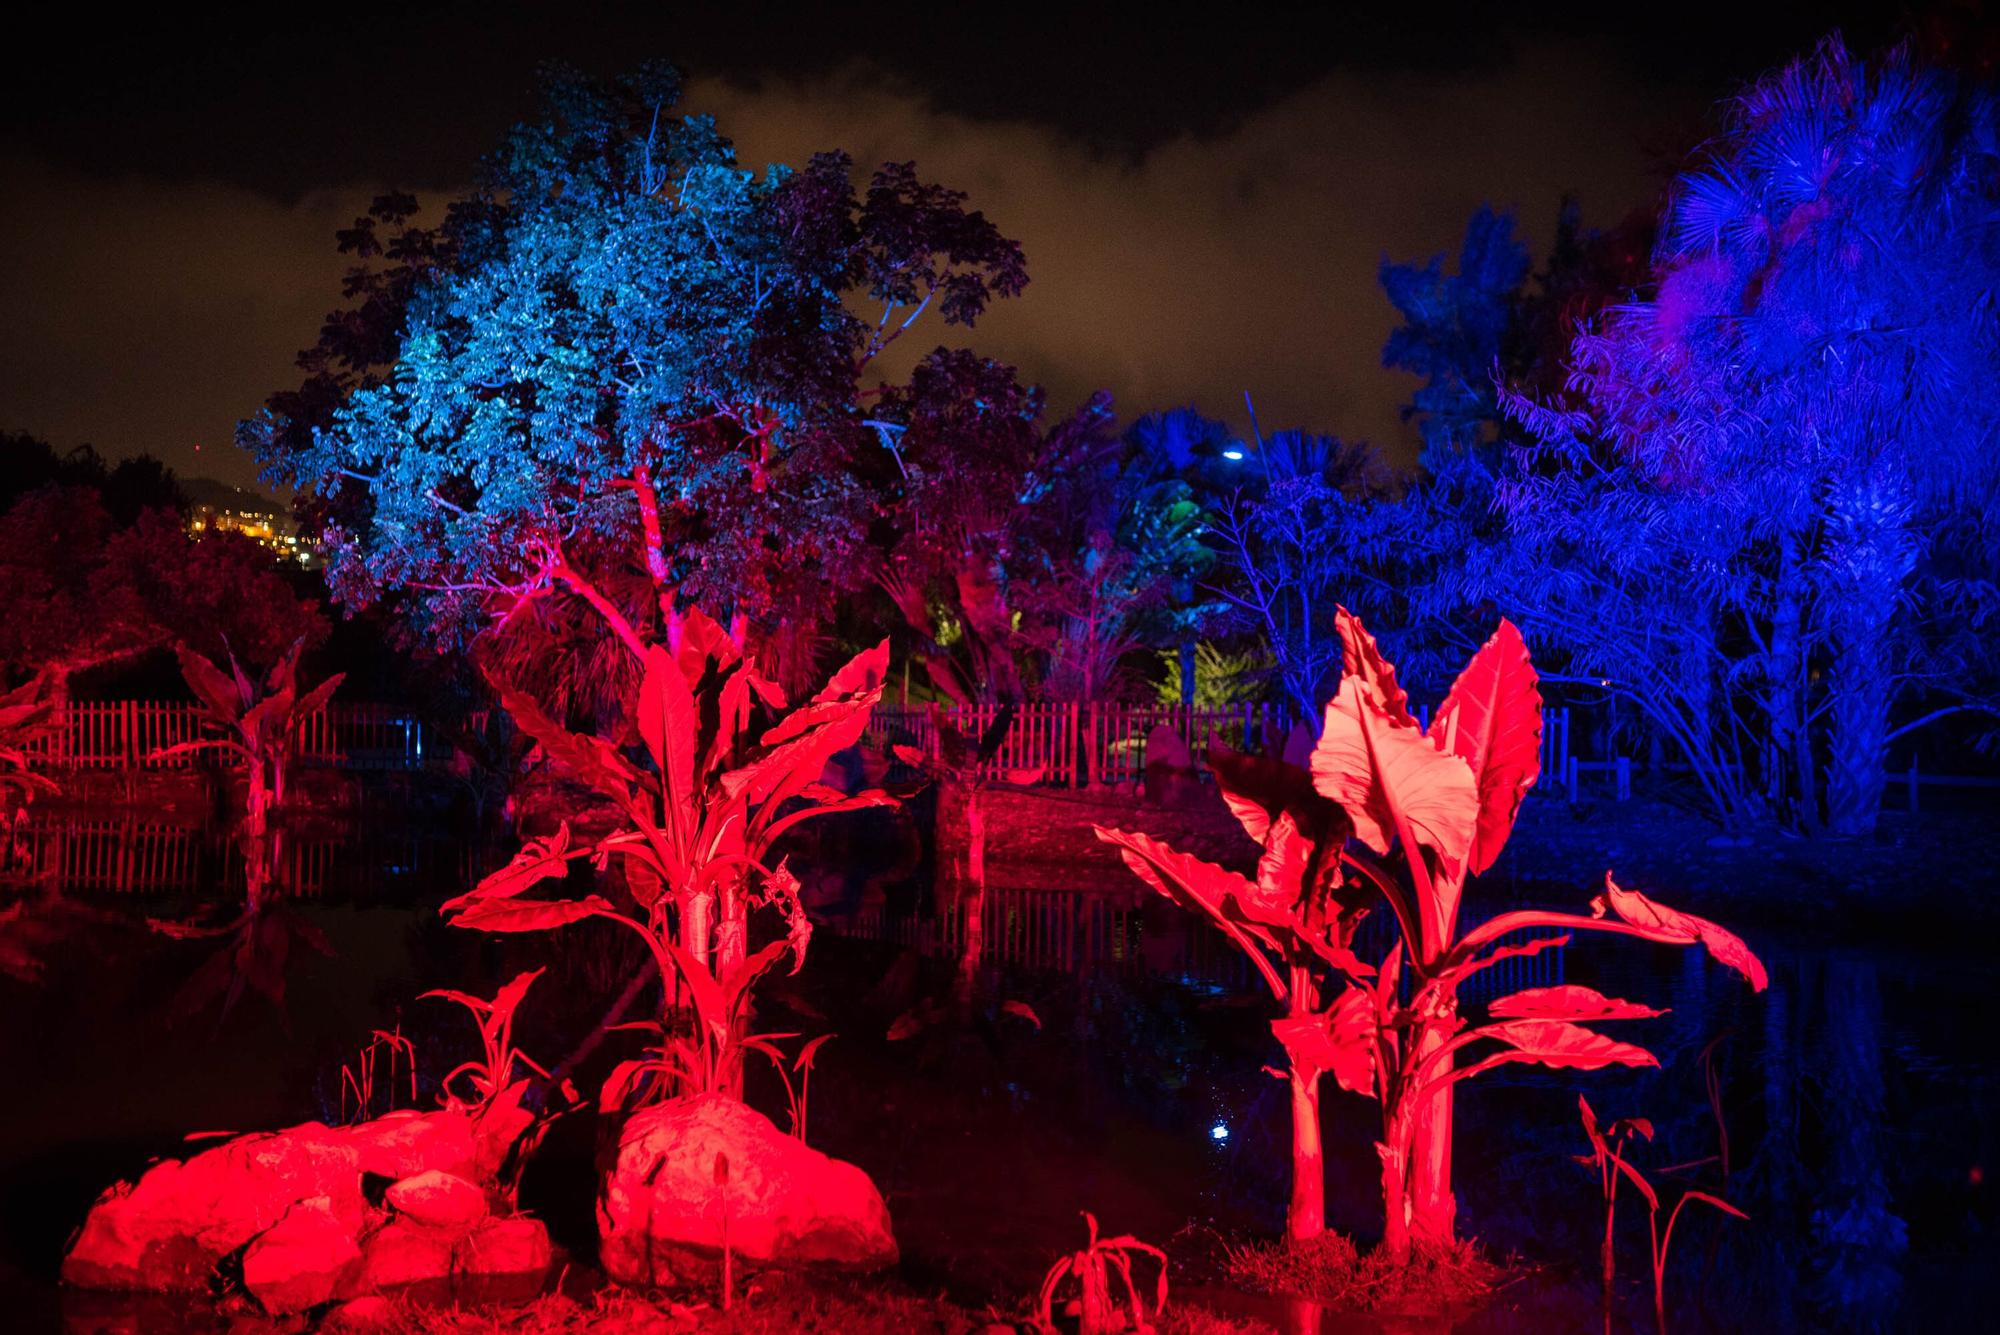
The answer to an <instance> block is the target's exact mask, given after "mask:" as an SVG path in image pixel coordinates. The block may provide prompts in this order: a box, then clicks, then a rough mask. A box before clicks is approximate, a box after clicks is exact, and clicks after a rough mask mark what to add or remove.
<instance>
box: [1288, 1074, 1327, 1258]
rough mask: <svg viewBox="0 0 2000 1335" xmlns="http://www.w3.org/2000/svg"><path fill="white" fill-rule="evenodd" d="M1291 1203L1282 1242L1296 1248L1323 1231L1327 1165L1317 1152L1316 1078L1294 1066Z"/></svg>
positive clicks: (1292, 1075) (1292, 1082)
mask: <svg viewBox="0 0 2000 1335" xmlns="http://www.w3.org/2000/svg"><path fill="white" fill-rule="evenodd" d="M1289 1078H1290V1081H1291V1086H1292V1202H1291V1206H1290V1208H1289V1209H1287V1210H1286V1211H1285V1241H1286V1242H1288V1243H1290V1244H1292V1245H1293V1246H1297V1245H1298V1244H1299V1243H1302V1242H1310V1241H1312V1240H1313V1239H1314V1238H1316V1237H1318V1236H1319V1235H1320V1234H1322V1233H1324V1232H1326V1165H1325V1162H1324V1161H1323V1159H1322V1157H1321V1153H1320V1134H1319V1078H1320V1073H1319V1071H1318V1070H1316V1069H1314V1068H1312V1067H1300V1066H1299V1065H1297V1064H1296V1063H1294V1064H1293V1066H1292V1070H1291V1074H1290V1077H1289Z"/></svg>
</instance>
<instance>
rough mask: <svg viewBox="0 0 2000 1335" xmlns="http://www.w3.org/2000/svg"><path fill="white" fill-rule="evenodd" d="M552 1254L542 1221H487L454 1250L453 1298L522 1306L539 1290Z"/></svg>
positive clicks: (523, 1219)
mask: <svg viewBox="0 0 2000 1335" xmlns="http://www.w3.org/2000/svg"><path fill="white" fill-rule="evenodd" d="M553 1255H554V1252H553V1249H551V1248H550V1246H549V1231H548V1229H546V1228H544V1227H543V1226H542V1221H541V1220H539V1219H529V1218H527V1217H525V1216H520V1215H517V1216H515V1217H514V1218H512V1219H499V1218H494V1217H490V1216H489V1217H488V1218H486V1219H485V1220H482V1221H481V1222H480V1224H479V1227H477V1228H475V1229H473V1230H472V1231H471V1232H470V1233H467V1234H466V1235H465V1236H464V1237H462V1238H460V1239H459V1240H458V1242H457V1244H456V1245H455V1246H454V1247H453V1248H452V1253H451V1260H452V1294H453V1296H454V1297H455V1298H457V1299H458V1300H459V1301H460V1302H473V1303H518V1302H526V1301H528V1300H529V1299H530V1298H533V1297H534V1296H535V1295H536V1294H538V1293H540V1292H541V1291H542V1281H543V1279H545V1278H546V1277H547V1276H548V1273H549V1261H550V1259H551V1257H552V1256H553Z"/></svg>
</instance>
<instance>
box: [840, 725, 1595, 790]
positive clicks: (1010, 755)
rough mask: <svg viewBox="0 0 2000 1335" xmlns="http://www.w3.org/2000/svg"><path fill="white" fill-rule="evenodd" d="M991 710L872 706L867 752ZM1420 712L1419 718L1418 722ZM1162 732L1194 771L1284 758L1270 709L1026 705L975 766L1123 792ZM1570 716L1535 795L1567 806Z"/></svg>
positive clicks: (926, 739)
mask: <svg viewBox="0 0 2000 1335" xmlns="http://www.w3.org/2000/svg"><path fill="white" fill-rule="evenodd" d="M1000 708H1001V707H1000V706H998V705H971V706H967V705H950V706H945V705H940V706H937V707H935V708H933V707H931V706H928V705H878V706H876V708H875V712H874V714H873V716H872V717H871V718H870V719H869V721H868V731H867V734H866V737H867V740H868V741H869V743H870V744H872V745H874V746H877V747H883V748H886V747H888V746H891V745H902V746H909V747H914V748H915V749H917V750H919V751H921V752H923V753H924V754H925V755H927V756H931V757H933V758H935V757H936V756H937V755H938V754H939V742H938V728H937V725H938V723H939V722H940V721H942V722H943V723H944V724H946V725H947V726H949V727H951V728H952V729H954V730H956V731H957V732H959V733H962V734H964V735H965V736H967V737H971V738H977V737H979V736H981V735H982V734H983V733H985V731H986V730H987V729H988V728H989V727H991V726H992V724H993V722H994V721H995V719H996V718H997V717H998V715H999V711H1000ZM1427 714H1428V711H1427V710H1426V711H1419V720H1420V721H1427ZM1160 727H1165V728H1168V729H1169V730H1171V731H1172V732H1173V733H1174V735H1175V736H1177V737H1178V738H1180V740H1181V743H1182V744H1183V745H1184V746H1186V747H1187V749H1188V751H1189V753H1190V754H1191V755H1193V756H1194V758H1195V762H1196V764H1197V765H1199V764H1200V761H1201V754H1202V752H1203V750H1204V749H1205V748H1207V747H1209V746H1212V745H1221V746H1226V747H1228V748H1229V749H1230V750H1232V751H1249V752H1260V753H1261V752H1270V751H1280V750H1282V749H1283V747H1284V744H1285V739H1286V737H1287V735H1288V734H1289V733H1290V732H1291V728H1292V720H1291V718H1290V717H1289V715H1287V714H1286V713H1285V712H1284V711H1282V710H1280V709H1277V708H1275V707H1273V706H1271V705H1240V706H1237V707H1234V708H1230V709H1189V708H1183V707H1181V706H1178V705H1125V704H1117V703H1110V702H1106V703H1094V704H1078V703H1074V702H1071V703H1034V704H1024V705H1016V706H1015V707H1014V718H1013V721H1012V723H1011V724H1010V725H1009V726H1008V729H1007V734H1006V736H1005V737H1004V738H1003V739H1002V740H1001V742H1000V745H999V748H998V749H997V750H996V751H995V752H994V755H993V757H992V758H991V759H990V760H989V761H987V762H986V764H984V765H983V766H981V769H980V773H981V775H982V777H984V778H989V779H1004V778H1007V777H1009V776H1010V775H1016V776H1023V775H1027V774H1033V775H1035V776H1036V781H1037V782H1041V783H1048V784H1054V785H1057V786H1059V787H1064V788H1081V787H1086V786H1088V785H1089V784H1091V783H1107V784H1115V783H1126V782H1130V781H1132V780H1136V779H1138V778H1139V777H1141V776H1142V775H1143V774H1144V773H1145V768H1146V742H1147V739H1148V738H1149V737H1150V736H1151V735H1152V733H1153V731H1154V729H1156V728H1160ZM1569 736H1570V734H1569V710H1568V708H1567V707H1558V708H1555V709H1550V710H1547V711H1545V712H1544V714H1543V716H1542V775H1543V778H1542V786H1543V788H1544V790H1545V791H1546V790H1550V789H1553V788H1555V787H1557V786H1561V787H1562V788H1564V789H1565V790H1566V791H1567V792H1568V794H1569V796H1570V797H1572V798H1574V797H1575V796H1576V781H1577V770H1576V766H1575V761H1574V759H1573V758H1572V757H1571V755H1570V753H1569Z"/></svg>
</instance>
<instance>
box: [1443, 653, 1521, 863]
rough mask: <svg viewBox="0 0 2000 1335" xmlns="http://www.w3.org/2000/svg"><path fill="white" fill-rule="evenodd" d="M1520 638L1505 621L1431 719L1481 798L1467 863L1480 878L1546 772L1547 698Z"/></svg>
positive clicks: (1505, 841) (1495, 856)
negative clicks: (1543, 770)
mask: <svg viewBox="0 0 2000 1335" xmlns="http://www.w3.org/2000/svg"><path fill="white" fill-rule="evenodd" d="M1539 680H1540V679H1539V678H1538V677H1537V676H1536V675H1535V669H1534V665H1533V664H1532V663H1530V662H1529V660H1528V646H1527V645H1526V644H1525V643H1523V642H1522V640H1521V632H1520V631H1519V630H1517V629H1515V627H1514V623H1513V622H1511V621H1508V620H1505V619H1504V618H1503V619H1502V620H1501V622H1500V626H1499V629H1497V630H1495V631H1494V632H1493V635H1492V637H1491V638H1490V639H1488V640H1487V641H1486V643H1485V644H1484V645H1482V646H1480V649H1479V652H1478V653H1476V654H1474V655H1473V656H1472V661H1471V662H1470V663H1467V664H1466V666H1465V671H1463V672H1461V673H1459V674H1458V680H1457V681H1455V682H1453V683H1452V687H1451V693H1450V694H1449V695H1447V696H1445V699H1444V703H1443V704H1442V705H1439V706H1438V711H1437V713H1436V715H1434V716H1433V717H1432V719H1431V726H1430V732H1429V737H1430V740H1431V742H1432V744H1433V745H1435V746H1436V747H1437V748H1438V749H1439V750H1441V751H1446V752H1449V753H1451V754H1452V755H1456V756H1458V757H1459V758H1460V759H1462V760H1464V761H1465V763H1466V766H1467V767H1468V768H1469V769H1471V771H1472V774H1473V778H1474V781H1475V782H1476V784H1477V786H1478V791H1479V823H1478V825H1477V827H1476V829H1475V832H1474V834H1473V838H1472V847H1471V849H1470V851H1469V853H1468V855H1467V858H1466V870H1467V871H1469V872H1471V873H1472V874H1473V875H1475V876H1477V875H1478V874H1479V873H1481V872H1483V871H1485V870H1486V869H1487V868H1488V867H1491V866H1492V865H1493V861H1494V859H1495V858H1497V857H1499V856H1500V850H1501V849H1502V848H1504V847H1506V844H1507V836H1508V835H1509V834H1510V833H1512V832H1513V829H1514V818H1515V816H1516V815H1517V814H1519V812H1520V809H1521V799H1522V798H1523V797H1524V796H1526V795H1527V792H1528V789H1530V788H1532V787H1533V786H1534V783H1535V778H1536V776H1537V775H1538V774H1539V773H1540V772H1541V757H1542V697H1541V692H1540V691H1539V690H1538V689H1537V683H1538V682H1539Z"/></svg>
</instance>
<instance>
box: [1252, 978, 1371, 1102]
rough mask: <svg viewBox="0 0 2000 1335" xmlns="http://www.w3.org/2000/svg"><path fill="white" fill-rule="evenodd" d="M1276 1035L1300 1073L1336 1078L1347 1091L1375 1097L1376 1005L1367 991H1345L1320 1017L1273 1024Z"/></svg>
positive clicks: (1291, 1017)
mask: <svg viewBox="0 0 2000 1335" xmlns="http://www.w3.org/2000/svg"><path fill="white" fill-rule="evenodd" d="M1271 1032H1272V1033H1273V1034H1275V1035H1276V1036H1277V1039H1278V1042H1279V1043H1281V1044H1283V1045H1284V1049H1285V1055H1286V1056H1287V1057H1289V1058H1291V1061H1292V1065H1293V1067H1294V1068H1295V1069H1300V1070H1313V1071H1328V1072H1331V1073H1332V1075H1333V1078H1334V1080H1335V1081H1336V1082H1338V1083H1339V1085H1340V1087H1341V1088H1342V1089H1345V1090H1348V1091H1349V1092H1351V1093H1355V1094H1365V1095H1367V1096H1368V1097H1370V1098H1373V1097H1374V1096H1375V1093H1376V1089H1375V1003H1374V1000H1373V998H1371V997H1370V996H1369V994H1368V993H1367V991H1365V990H1364V989H1362V988H1358V987H1350V988H1347V989H1345V990H1343V991H1342V992H1341V994H1340V996H1339V997H1338V998H1336V999H1335V1001H1334V1003H1333V1005H1331V1006H1330V1007H1328V1008H1327V1009H1326V1010H1325V1011H1322V1012H1320V1013H1319V1014H1316V1015H1287V1016H1285V1017H1284V1018H1283V1019H1278V1020H1273V1021H1271Z"/></svg>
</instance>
